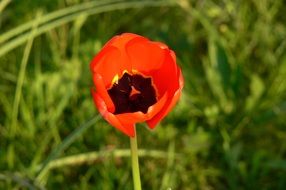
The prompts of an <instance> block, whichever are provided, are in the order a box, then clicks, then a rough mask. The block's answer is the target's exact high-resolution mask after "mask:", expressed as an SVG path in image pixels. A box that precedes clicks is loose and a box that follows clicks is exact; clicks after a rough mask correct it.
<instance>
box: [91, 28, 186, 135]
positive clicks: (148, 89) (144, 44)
mask: <svg viewBox="0 0 286 190" xmlns="http://www.w3.org/2000/svg"><path fill="white" fill-rule="evenodd" d="M90 69H91V72H92V74H93V81H94V85H95V87H96V89H95V90H94V89H92V95H93V99H94V102H95V105H96V107H97V108H98V110H99V112H100V113H101V114H102V116H103V117H104V118H105V119H106V120H107V121H108V122H109V123H110V124H111V125H112V126H114V127H116V128H117V129H119V130H121V131H122V132H124V133H125V134H126V135H128V136H130V137H134V135H135V132H134V130H135V129H134V128H135V124H136V123H138V122H144V121H146V122H147V124H148V126H149V128H151V129H153V128H154V127H155V126H156V125H157V124H158V123H159V122H160V121H161V120H162V119H163V118H164V117H165V116H166V115H167V114H168V113H169V112H170V110H171V109H172V108H173V107H174V105H175V104H176V102H177V101H178V99H179V97H180V95H181V91H182V88H183V84H184V82H183V76H182V72H181V70H180V68H179V67H178V65H177V64H176V56H175V53H174V52H173V51H172V50H170V49H169V48H168V47H167V46H166V45H165V44H163V43H160V42H152V41H150V40H148V39H147V38H144V37H142V36H139V35H136V34H131V33H124V34H122V35H119V36H115V37H113V38H112V39H111V40H110V41H108V42H107V43H106V44H105V46H104V47H103V49H102V50H101V51H100V52H99V53H98V54H97V55H96V56H95V57H94V58H93V60H92V62H91V64H90Z"/></svg>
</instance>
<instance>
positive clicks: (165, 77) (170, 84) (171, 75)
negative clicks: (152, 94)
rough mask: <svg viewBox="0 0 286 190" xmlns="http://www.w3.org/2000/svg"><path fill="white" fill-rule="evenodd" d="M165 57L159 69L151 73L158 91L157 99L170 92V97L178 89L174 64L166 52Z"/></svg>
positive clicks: (169, 53)
mask: <svg viewBox="0 0 286 190" xmlns="http://www.w3.org/2000/svg"><path fill="white" fill-rule="evenodd" d="M166 51H167V50H166ZM165 55H166V56H165V60H164V62H163V64H162V65H161V67H160V69H159V70H157V71H155V72H153V73H152V79H153V82H154V84H155V86H156V89H157V91H158V96H159V97H160V96H162V95H163V94H165V93H166V91H170V90H171V91H172V92H169V94H170V96H171V95H172V94H174V93H175V91H176V90H177V89H178V78H177V77H178V75H177V65H176V62H174V59H173V57H172V54H171V52H170V51H168V53H167V54H165Z"/></svg>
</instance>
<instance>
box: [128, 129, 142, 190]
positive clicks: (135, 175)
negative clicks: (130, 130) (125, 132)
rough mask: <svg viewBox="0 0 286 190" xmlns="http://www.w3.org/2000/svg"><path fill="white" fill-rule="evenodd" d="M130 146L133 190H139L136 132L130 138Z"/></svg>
mask: <svg viewBox="0 0 286 190" xmlns="http://www.w3.org/2000/svg"><path fill="white" fill-rule="evenodd" d="M130 145H131V161H132V173H133V183H134V190H141V180H140V171H139V162H138V149H137V136H136V131H135V136H134V137H130Z"/></svg>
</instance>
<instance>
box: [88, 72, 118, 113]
mask: <svg viewBox="0 0 286 190" xmlns="http://www.w3.org/2000/svg"><path fill="white" fill-rule="evenodd" d="M93 82H94V85H95V87H96V93H98V94H99V95H100V97H101V98H102V99H103V101H104V102H105V104H106V106H107V110H108V111H109V112H112V113H113V112H114V111H115V107H114V104H113V102H112V100H111V98H110V96H109V94H108V92H107V89H106V87H105V85H104V82H103V79H102V76H101V75H99V74H97V73H94V75H93ZM92 93H95V92H93V91H92Z"/></svg>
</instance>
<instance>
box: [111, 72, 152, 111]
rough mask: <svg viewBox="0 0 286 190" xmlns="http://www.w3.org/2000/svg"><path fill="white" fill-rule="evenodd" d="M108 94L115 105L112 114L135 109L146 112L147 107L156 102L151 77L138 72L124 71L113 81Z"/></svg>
mask: <svg viewBox="0 0 286 190" xmlns="http://www.w3.org/2000/svg"><path fill="white" fill-rule="evenodd" d="M108 94H109V96H110V97H111V99H112V101H113V103H114V106H115V112H114V114H120V113H130V112H137V111H141V112H143V113H147V111H148V108H149V107H150V106H152V105H153V104H155V103H156V102H157V100H156V91H155V89H154V87H153V85H152V79H151V78H149V77H147V78H145V77H143V76H141V75H139V74H134V75H130V74H128V73H124V74H123V76H122V77H121V78H120V79H119V80H118V81H117V82H114V84H113V85H112V87H111V88H110V89H109V90H108Z"/></svg>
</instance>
